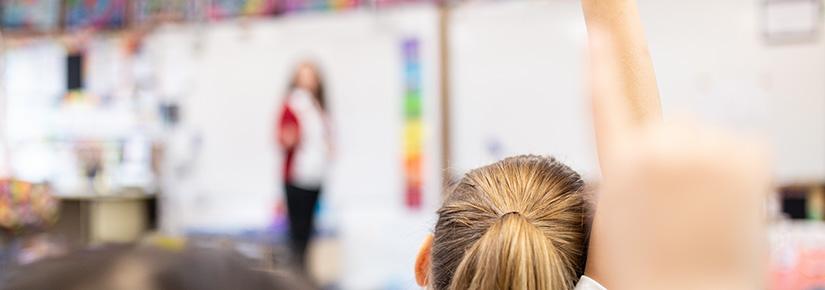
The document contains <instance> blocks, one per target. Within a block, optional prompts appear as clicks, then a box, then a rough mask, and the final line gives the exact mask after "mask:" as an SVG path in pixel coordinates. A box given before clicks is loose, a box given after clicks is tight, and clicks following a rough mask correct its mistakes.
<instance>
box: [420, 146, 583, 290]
mask: <svg viewBox="0 0 825 290" xmlns="http://www.w3.org/2000/svg"><path fill="white" fill-rule="evenodd" d="M582 188H583V182H582V181H581V178H580V177H579V175H578V174H576V173H575V172H574V171H572V170H570V169H569V168H568V167H566V166H564V165H563V164H561V163H559V162H557V161H556V160H555V159H552V158H544V157H536V156H520V157H514V158H508V159H505V160H503V161H501V162H498V163H495V164H492V165H489V166H486V167H483V168H480V169H477V170H474V171H472V172H470V173H468V174H467V175H466V176H465V177H464V178H463V179H462V180H461V181H460V182H459V184H458V185H457V186H456V187H455V188H454V189H453V190H452V192H451V193H450V195H449V196H448V197H447V200H446V201H445V203H444V206H443V207H442V208H441V209H440V210H439V218H438V223H437V224H436V230H435V234H434V241H433V251H432V257H431V259H432V264H433V266H432V273H431V277H433V281H432V284H433V285H432V287H433V288H434V289H436V290H464V289H526V290H539V289H565V290H566V289H572V288H573V285H575V282H576V280H577V279H578V277H579V275H580V274H581V271H582V269H581V268H582V265H581V256H582V252H583V248H584V229H583V203H584V202H583V199H582V194H581V192H582Z"/></svg>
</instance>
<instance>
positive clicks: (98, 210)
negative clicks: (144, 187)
mask: <svg viewBox="0 0 825 290" xmlns="http://www.w3.org/2000/svg"><path fill="white" fill-rule="evenodd" d="M57 198H58V199H59V200H60V213H59V219H58V221H57V224H55V226H54V227H53V228H52V230H50V232H51V233H52V234H55V235H56V236H57V237H59V238H60V239H65V242H66V243H67V244H68V245H72V246H87V245H90V244H100V243H109V242H115V243H126V242H133V241H136V240H138V239H139V238H140V237H141V236H143V235H144V234H146V233H147V232H149V231H151V230H153V229H154V228H155V223H156V222H155V221H156V212H157V210H156V208H157V207H156V204H157V198H156V195H154V194H143V193H134V192H133V193H128V192H123V193H113V194H97V195H64V196H57Z"/></svg>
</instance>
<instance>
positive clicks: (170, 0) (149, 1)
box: [133, 0, 200, 23]
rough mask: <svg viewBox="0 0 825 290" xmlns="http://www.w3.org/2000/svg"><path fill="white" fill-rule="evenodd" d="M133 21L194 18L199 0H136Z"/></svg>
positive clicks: (197, 14)
mask: <svg viewBox="0 0 825 290" xmlns="http://www.w3.org/2000/svg"><path fill="white" fill-rule="evenodd" d="M134 2H135V6H134V7H133V9H134V10H133V11H134V13H133V15H134V22H136V23H144V22H147V21H149V20H152V19H158V20H196V19H198V16H199V14H200V13H199V12H198V7H199V5H198V4H199V3H200V1H199V0H136V1H134Z"/></svg>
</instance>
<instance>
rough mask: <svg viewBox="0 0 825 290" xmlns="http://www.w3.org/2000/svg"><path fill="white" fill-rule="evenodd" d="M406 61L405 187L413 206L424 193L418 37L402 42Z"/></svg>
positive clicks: (418, 204) (411, 206)
mask: <svg viewBox="0 0 825 290" xmlns="http://www.w3.org/2000/svg"><path fill="white" fill-rule="evenodd" d="M402 50H403V62H404V94H403V98H404V101H403V104H404V142H403V144H404V151H403V152H404V188H405V203H406V205H407V207H408V208H410V209H419V208H420V207H421V198H422V195H423V180H422V176H423V167H422V162H423V154H422V151H423V147H424V140H423V137H424V126H423V120H422V114H421V113H422V112H421V111H422V104H421V103H422V99H421V58H420V56H419V43H418V39H415V38H408V39H405V40H404V41H403V44H402Z"/></svg>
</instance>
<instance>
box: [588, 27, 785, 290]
mask: <svg viewBox="0 0 825 290" xmlns="http://www.w3.org/2000/svg"><path fill="white" fill-rule="evenodd" d="M590 48H591V70H590V77H591V81H590V87H591V94H592V101H593V113H594V116H593V117H594V126H595V129H596V132H597V139H598V141H599V142H598V145H597V147H598V151H599V160H600V166H601V169H602V175H603V176H602V183H601V186H600V189H599V196H598V198H597V203H598V205H597V207H596V216H595V219H594V225H593V229H592V236H591V243H590V252H589V255H590V256H589V258H588V269H587V273H586V274H588V275H589V276H591V277H594V278H596V280H598V281H599V282H601V283H602V284H604V285H605V286H606V287H607V288H609V289H634V290H635V289H764V283H763V280H764V278H765V276H764V272H763V270H764V269H763V267H764V266H765V263H766V261H765V258H766V256H765V251H764V249H765V248H764V246H765V245H764V242H765V238H766V237H765V232H764V225H765V222H766V218H765V206H764V202H765V200H766V197H767V193H768V192H769V190H770V175H769V170H768V165H767V164H768V162H767V157H766V154H765V153H764V150H763V149H762V148H761V147H760V146H759V145H757V144H755V143H754V142H748V141H745V140H742V139H738V138H736V137H733V136H731V135H728V134H725V133H723V132H718V131H716V130H713V129H709V128H707V127H702V126H700V125H697V124H695V123H692V122H689V121H681V122H663V121H660V120H659V119H650V120H647V121H644V122H639V120H638V118H636V117H635V116H634V110H633V108H632V105H631V104H629V103H628V101H627V100H628V99H629V97H628V96H626V95H625V92H626V90H624V89H623V87H622V85H623V83H622V80H623V78H622V77H621V76H622V75H621V74H622V69H621V67H620V66H621V57H619V56H617V55H615V52H616V51H617V50H616V49H615V43H614V42H613V38H612V36H611V35H608V34H602V33H599V32H598V31H592V33H591V46H590Z"/></svg>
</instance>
